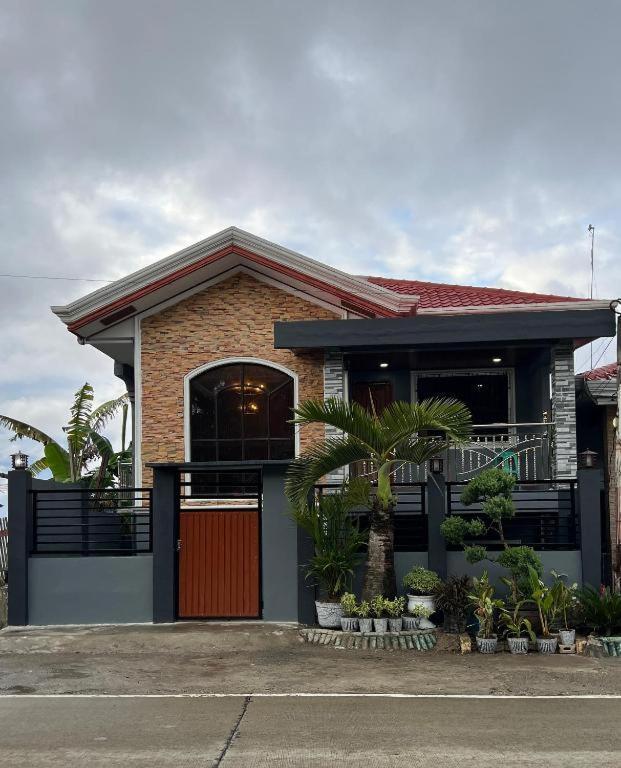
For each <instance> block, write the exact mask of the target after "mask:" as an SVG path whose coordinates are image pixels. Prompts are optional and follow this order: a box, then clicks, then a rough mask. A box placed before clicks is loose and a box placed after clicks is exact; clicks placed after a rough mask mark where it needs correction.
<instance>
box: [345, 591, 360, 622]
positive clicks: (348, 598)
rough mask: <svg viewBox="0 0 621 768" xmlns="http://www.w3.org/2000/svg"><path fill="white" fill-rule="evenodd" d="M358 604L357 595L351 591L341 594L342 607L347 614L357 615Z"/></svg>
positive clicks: (348, 615)
mask: <svg viewBox="0 0 621 768" xmlns="http://www.w3.org/2000/svg"><path fill="white" fill-rule="evenodd" d="M357 605H358V601H357V600H356V595H354V594H352V593H351V592H345V594H343V595H341V608H342V609H343V614H344V615H345V616H347V617H350V616H355V615H356V607H357Z"/></svg>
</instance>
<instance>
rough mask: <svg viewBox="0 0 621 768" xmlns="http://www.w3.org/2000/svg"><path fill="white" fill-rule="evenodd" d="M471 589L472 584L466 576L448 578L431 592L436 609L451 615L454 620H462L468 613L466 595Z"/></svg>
mask: <svg viewBox="0 0 621 768" xmlns="http://www.w3.org/2000/svg"><path fill="white" fill-rule="evenodd" d="M471 589H472V584H471V582H470V579H469V578H468V576H449V578H448V579H447V580H446V581H445V582H440V584H438V585H437V586H436V588H435V589H434V591H433V599H434V602H435V606H436V609H438V610H441V611H444V613H445V614H446V613H449V614H451V615H452V616H453V617H454V618H455V619H463V618H464V616H465V615H466V613H467V611H468V595H469V594H470V591H471Z"/></svg>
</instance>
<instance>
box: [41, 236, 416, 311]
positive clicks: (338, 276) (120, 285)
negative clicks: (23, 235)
mask: <svg viewBox="0 0 621 768" xmlns="http://www.w3.org/2000/svg"><path fill="white" fill-rule="evenodd" d="M235 245H237V246H239V247H241V248H245V249H246V250H248V251H252V252H253V253H256V254H257V255H259V256H264V257H265V258H267V259H270V260H271V261H274V262H275V263H277V264H280V265H282V266H286V267H288V268H290V269H295V270H297V271H298V272H301V273H303V274H306V275H308V276H309V277H314V278H315V279H318V280H322V281H323V282H325V283H329V284H333V285H337V286H338V287H339V288H341V289H342V290H344V291H347V292H348V293H352V294H354V295H356V296H358V297H360V298H361V299H363V300H368V301H371V302H373V303H376V304H379V305H380V306H383V307H385V308H386V309H388V310H390V311H393V312H405V311H409V310H410V309H411V308H412V307H415V306H416V305H417V303H418V296H412V295H403V294H397V293H395V292H393V291H390V290H389V289H387V288H382V287H380V286H377V285H374V284H373V283H369V282H368V281H367V280H365V279H363V278H357V277H354V276H352V275H348V274H347V273H345V272H342V271H341V270H339V269H335V268H334V267H330V266H328V265H327V264H322V263H321V262H318V261H315V260H314V259H310V258H308V257H307V256H303V255H302V254H300V253H297V252H295V251H292V250H289V249H288V248H283V247H282V246H279V245H276V244H275V243H271V242H269V241H268V240H264V239H263V238H260V237H257V236H256V235H253V234H251V233H249V232H244V231H243V230H240V229H237V227H229V228H228V229H225V230H223V231H222V232H218V233H217V234H215V235H212V236H211V237H208V238H206V239H205V240H201V241H200V242H198V243H195V244H194V245H191V246H189V247H188V248H184V249H183V250H181V251H178V252H177V253H174V254H172V255H171V256H168V257H167V258H165V259H161V260H160V261H158V262H156V263H155V264H151V265H149V266H147V267H144V268H143V269H140V270H138V271H137V272H133V273H132V274H130V275H128V276H127V277H123V278H121V279H120V280H117V281H116V282H114V283H111V284H110V285H106V286H104V287H103V288H99V289H98V290H96V291H93V292H92V293H89V294H87V295H86V296H84V297H82V298H80V299H77V300H76V301H73V302H71V303H70V304H67V305H65V306H53V307H52V312H54V314H55V315H57V316H58V317H59V318H60V319H61V320H62V321H63V322H64V323H65V324H70V323H72V322H75V321H76V320H79V319H80V318H81V317H83V316H85V315H88V314H90V313H91V312H94V311H96V310H98V309H101V308H102V307H105V306H107V305H108V304H111V303H112V302H114V301H118V300H119V299H122V298H124V297H125V296H127V295H129V294H131V293H133V292H134V291H138V290H140V289H142V288H145V287H147V286H148V285H150V284H152V283H154V282H156V281H158V280H161V279H162V278H165V277H167V276H168V275H171V274H174V273H175V272H176V271H178V270H180V269H183V268H184V267H187V266H190V265H191V264H193V263H194V262H196V261H198V260H199V259H201V258H204V257H205V256H209V255H210V254H212V253H216V252H218V251H220V250H222V249H223V248H226V247H230V246H235Z"/></svg>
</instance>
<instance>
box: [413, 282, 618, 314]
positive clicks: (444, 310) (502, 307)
mask: <svg viewBox="0 0 621 768" xmlns="http://www.w3.org/2000/svg"><path fill="white" fill-rule="evenodd" d="M458 287H460V286H458ZM463 287H465V286H463ZM494 290H500V291H501V290H503V289H502V288H497V289H494ZM609 307H610V302H609V301H607V300H606V301H599V300H597V299H584V300H580V301H572V300H571V299H570V298H569V297H568V298H567V301H542V302H532V303H530V304H528V303H524V302H522V303H519V304H479V305H473V306H471V307H426V308H425V307H423V308H419V309H418V310H417V312H416V314H417V315H487V314H497V313H499V312H545V311H547V310H549V311H559V312H560V311H563V310H570V309H582V310H589V309H609Z"/></svg>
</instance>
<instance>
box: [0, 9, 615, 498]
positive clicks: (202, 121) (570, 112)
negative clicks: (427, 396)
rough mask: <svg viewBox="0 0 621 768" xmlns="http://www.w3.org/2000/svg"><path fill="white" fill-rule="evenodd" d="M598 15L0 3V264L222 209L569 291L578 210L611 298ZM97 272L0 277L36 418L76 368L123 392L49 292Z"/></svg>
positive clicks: (396, 254)
mask: <svg viewBox="0 0 621 768" xmlns="http://www.w3.org/2000/svg"><path fill="white" fill-rule="evenodd" d="M620 29H621V3H620V2H618V0H611V1H610V2H606V1H605V0H598V1H597V2H588V1H587V0H583V2H570V1H568V0H555V1H552V0H545V1H544V2H540V1H539V0H537V1H535V0H531V1H530V2H528V1H526V2H520V3H517V2H514V0H510V1H509V0H507V1H506V2H501V1H498V0H496V1H495V2H482V1H477V2H474V1H473V0H470V1H468V2H467V1H466V0H459V1H458V2H443V1H442V0H440V1H437V2H413V1H412V0H404V1H403V2H396V1H393V2H390V1H389V0H385V1H384V2H377V0H373V1H372V2H363V1H361V0H358V2H346V1H344V0H338V2H320V1H319V2H312V3H309V2H297V0H282V1H281V2H270V1H269V0H252V1H251V2H236V1H235V0H233V1H231V0H226V2H224V0H222V2H207V1H206V0H200V1H197V2H189V1H188V0H175V2H173V1H172V0H170V1H169V2H158V1H156V0H149V1H148V2H147V1H141V0H131V2H128V1H127V0H106V1H105V2H101V0H92V1H90V2H89V0H79V1H77V0H76V2H71V1H70V0H55V2H49V0H40V2H30V1H29V0H14V1H11V0H4V2H3V3H2V5H1V6H0V105H1V107H0V110H1V119H0V233H1V239H0V262H1V264H0V266H1V269H0V272H2V273H14V274H16V273H18V274H28V275H47V276H73V277H81V278H91V279H97V278H102V279H105V278H117V277H120V276H122V275H123V274H125V273H127V272H130V271H132V270H134V269H136V268H138V267H141V266H144V265H146V264H149V263H152V262H154V261H156V260H157V259H159V258H161V257H163V256H165V255H167V254H169V253H171V252H173V251H174V250H177V249H179V248H181V247H183V246H186V245H189V244H191V243H193V242H195V241H196V240H199V239H201V238H203V237H206V236H208V235H210V234H212V233H214V232H216V231H217V230H219V229H222V228H224V227H226V226H229V225H231V224H235V225H237V226H240V227H242V228H245V229H248V230H251V231H252V232H254V233H256V234H258V235H261V236H263V237H266V238H269V239H270V240H274V241H276V242H278V243H281V244H284V245H287V246H289V247H292V248H295V249H297V250H300V251H301V252H303V253H305V254H307V255H309V256H312V257H314V258H317V259H320V260H323V261H326V262H328V263H330V264H332V265H334V266H337V267H340V268H342V269H345V270H349V271H352V272H357V273H363V274H376V275H392V276H398V277H405V278H408V277H409V278H417V279H429V280H439V281H447V282H462V283H469V284H476V285H493V286H500V287H506V288H514V289H519V290H536V291H548V292H554V293H561V294H572V295H577V296H586V295H588V286H589V258H588V247H589V239H588V235H587V226H588V225H589V224H590V223H593V224H594V225H595V226H596V295H597V296H599V297H610V298H612V297H614V296H618V295H619V293H621V258H620V252H621V249H620V247H619V246H620V244H621V232H620V218H619V211H620V207H621V152H620V148H621V96H620V83H621V66H620V65H621V44H620V43H619V31H620ZM95 287H97V284H96V283H90V284H89V283H86V282H84V283H80V282H65V281H44V280H25V279H13V278H5V277H2V278H0V290H1V291H2V293H1V303H0V313H1V327H2V335H1V337H0V338H1V340H0V345H1V346H0V350H1V357H0V360H1V362H0V413H9V414H11V415H14V416H16V417H18V418H23V419H26V420H28V421H32V422H34V423H36V424H37V425H39V426H41V427H43V428H46V429H47V430H50V431H52V432H53V433H54V434H58V432H59V431H60V427H61V425H62V423H63V419H64V418H65V413H66V410H67V407H68V404H69V402H70V400H71V396H72V393H73V392H74V391H75V390H76V389H77V388H78V387H79V386H80V385H81V384H82V383H83V382H84V381H86V380H88V381H90V382H91V383H92V384H93V385H94V386H95V388H96V392H97V395H98V399H100V400H103V399H105V398H108V397H110V396H112V395H115V394H119V393H120V392H121V391H122V384H121V382H120V381H118V380H117V379H115V378H114V376H113V374H112V362H111V361H110V360H109V359H108V358H107V357H105V356H103V355H101V354H99V353H97V352H96V351H94V350H92V349H89V348H84V347H79V346H78V345H77V343H76V341H75V339H74V337H72V336H70V334H68V333H67V331H66V330H65V329H64V327H63V326H62V324H61V323H60V322H59V321H58V320H57V318H55V317H54V316H53V315H52V314H51V312H50V311H49V306H50V305H51V304H63V303H66V302H67V301H69V300H71V299H74V298H76V297H77V296H79V295H81V294H84V293H86V292H88V291H89V290H92V289H93V288H95ZM605 343H606V342H604V343H600V344H598V345H597V346H596V354H595V359H596V361H597V360H598V358H600V356H601V359H600V360H599V362H600V363H601V362H605V361H609V360H611V359H613V350H614V343H613V344H611V345H610V346H609V347H608V349H606V350H605V351H604V347H605ZM588 357H589V356H588V353H587V351H586V350H582V351H581V352H579V353H578V355H577V365H578V368H579V369H581V368H584V367H585V365H586V364H587V363H588ZM7 438H8V436H7V434H6V433H0V467H6V463H7V456H8V453H9V452H10V451H11V450H12V448H13V446H9V443H8V439H7ZM24 447H25V448H28V450H29V452H30V453H32V454H33V455H34V454H37V453H38V451H37V450H36V449H33V448H32V446H29V445H28V444H26V443H24ZM1 502H2V499H0V503H1Z"/></svg>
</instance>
